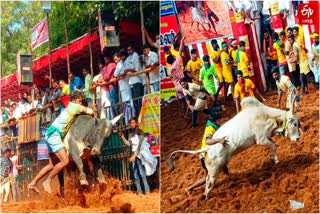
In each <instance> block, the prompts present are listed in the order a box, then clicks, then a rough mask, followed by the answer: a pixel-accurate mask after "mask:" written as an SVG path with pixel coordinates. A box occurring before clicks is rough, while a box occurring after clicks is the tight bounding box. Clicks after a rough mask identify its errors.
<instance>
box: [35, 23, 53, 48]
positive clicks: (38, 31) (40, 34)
mask: <svg viewBox="0 0 320 214" xmlns="http://www.w3.org/2000/svg"><path fill="white" fill-rule="evenodd" d="M31 33H32V34H31V47H32V50H33V49H35V48H37V47H39V46H40V45H42V44H43V43H45V42H47V41H49V32H48V20H47V18H45V19H43V20H42V21H41V22H39V23H38V24H36V26H34V27H33V28H32V31H31Z"/></svg>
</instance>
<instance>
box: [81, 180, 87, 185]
mask: <svg viewBox="0 0 320 214" xmlns="http://www.w3.org/2000/svg"><path fill="white" fill-rule="evenodd" d="M80 185H81V186H89V183H88V181H87V180H80Z"/></svg>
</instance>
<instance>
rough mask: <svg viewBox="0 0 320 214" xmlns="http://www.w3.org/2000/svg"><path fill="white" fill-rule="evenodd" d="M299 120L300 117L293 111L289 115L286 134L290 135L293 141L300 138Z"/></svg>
mask: <svg viewBox="0 0 320 214" xmlns="http://www.w3.org/2000/svg"><path fill="white" fill-rule="evenodd" d="M298 124H299V121H298V118H297V117H296V116H295V115H294V114H292V113H291V112H289V113H288V115H287V129H286V133H285V136H286V137H289V138H290V140H291V141H297V140H298V139H299V126H298Z"/></svg>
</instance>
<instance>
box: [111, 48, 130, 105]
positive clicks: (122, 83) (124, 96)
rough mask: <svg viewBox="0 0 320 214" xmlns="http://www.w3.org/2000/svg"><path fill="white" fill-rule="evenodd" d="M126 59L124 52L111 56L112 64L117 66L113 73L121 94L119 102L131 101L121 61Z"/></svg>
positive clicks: (127, 81)
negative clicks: (117, 80)
mask: <svg viewBox="0 0 320 214" xmlns="http://www.w3.org/2000/svg"><path fill="white" fill-rule="evenodd" d="M121 57H122V58H123V59H125V58H126V56H125V53H124V52H118V53H115V54H114V56H113V60H114V62H115V63H116V64H117V67H116V70H115V71H114V76H115V77H117V78H118V79H119V82H118V83H119V89H120V93H121V102H125V101H128V100H131V99H132V96H131V89H130V85H129V79H128V78H126V77H125V72H124V70H125V65H124V61H125V60H122V59H121Z"/></svg>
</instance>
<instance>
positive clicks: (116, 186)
mask: <svg viewBox="0 0 320 214" xmlns="http://www.w3.org/2000/svg"><path fill="white" fill-rule="evenodd" d="M107 182H108V184H107V186H104V187H103V188H101V193H100V190H99V189H97V190H96V191H91V192H84V193H79V191H78V190H77V189H76V188H73V187H72V186H71V185H70V179H68V178H67V182H66V185H65V188H66V189H65V198H64V199H63V200H62V199H61V198H60V197H59V195H58V189H59V188H57V187H58V184H57V183H58V182H57V179H56V180H55V181H54V182H53V191H54V190H55V192H54V193H52V194H47V193H45V192H44V191H43V190H42V189H41V188H40V186H41V182H39V184H38V186H39V188H40V191H41V195H36V194H35V193H32V194H30V197H31V198H33V199H30V200H23V201H20V202H15V203H14V202H10V203H6V204H2V205H1V212H48V213H56V212H58V213H65V212H77V213H89V212H115V213H133V212H143V213H158V212H159V210H160V203H159V200H160V194H159V191H158V190H154V191H153V192H152V193H151V194H150V195H137V194H136V193H135V192H131V191H123V190H122V187H121V182H120V181H119V180H117V179H114V178H108V180H107Z"/></svg>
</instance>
